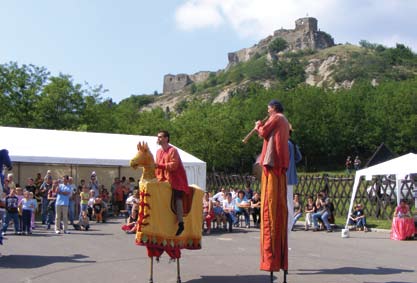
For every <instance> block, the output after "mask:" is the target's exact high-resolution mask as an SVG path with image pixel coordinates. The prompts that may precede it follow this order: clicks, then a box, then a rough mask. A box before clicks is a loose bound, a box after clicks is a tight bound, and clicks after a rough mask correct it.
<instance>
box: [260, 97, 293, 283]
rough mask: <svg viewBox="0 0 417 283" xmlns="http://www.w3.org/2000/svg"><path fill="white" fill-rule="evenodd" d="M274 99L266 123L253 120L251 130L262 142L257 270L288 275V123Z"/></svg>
mask: <svg viewBox="0 0 417 283" xmlns="http://www.w3.org/2000/svg"><path fill="white" fill-rule="evenodd" d="M283 111H284V109H283V107H282V105H281V103H280V102H278V101H277V100H272V101H271V102H270V103H269V104H268V114H269V118H268V120H267V121H266V122H265V123H263V122H262V121H257V122H256V124H255V130H256V131H257V132H258V134H259V136H261V137H262V138H263V139H264V142H263V147H262V153H261V158H260V165H261V166H262V182H261V262H260V269H261V270H265V271H269V272H270V275H271V276H270V280H271V282H273V272H274V271H280V270H283V271H284V282H286V281H287V273H288V232H287V227H288V210H287V179H286V170H287V168H288V165H289V150H288V139H289V123H288V121H287V118H286V117H285V116H284V115H283V114H282V113H283Z"/></svg>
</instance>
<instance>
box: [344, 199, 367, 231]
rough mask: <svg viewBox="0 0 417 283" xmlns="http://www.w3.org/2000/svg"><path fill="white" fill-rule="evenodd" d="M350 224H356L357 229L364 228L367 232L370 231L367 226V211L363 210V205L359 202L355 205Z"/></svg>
mask: <svg viewBox="0 0 417 283" xmlns="http://www.w3.org/2000/svg"><path fill="white" fill-rule="evenodd" d="M348 224H349V225H356V231H360V230H363V231H365V232H367V231H368V228H366V217H365V213H364V212H363V208H362V205H361V204H360V203H358V204H357V205H356V206H355V210H354V211H353V213H352V214H351V215H350V216H349V223H348Z"/></svg>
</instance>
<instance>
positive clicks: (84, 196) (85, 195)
mask: <svg viewBox="0 0 417 283" xmlns="http://www.w3.org/2000/svg"><path fill="white" fill-rule="evenodd" d="M80 199H81V200H80V215H79V217H78V218H79V219H80V220H81V217H82V213H83V212H84V211H85V212H86V215H87V208H88V200H89V199H90V192H89V191H88V187H87V185H83V186H82V191H81V193H80Z"/></svg>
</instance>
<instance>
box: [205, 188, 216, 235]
mask: <svg viewBox="0 0 417 283" xmlns="http://www.w3.org/2000/svg"><path fill="white" fill-rule="evenodd" d="M213 218H214V213H213V204H212V202H211V200H210V194H209V193H208V192H205V193H204V197H203V222H205V223H206V227H207V230H206V233H207V234H210V232H211V220H212V219H213ZM203 226H204V223H203Z"/></svg>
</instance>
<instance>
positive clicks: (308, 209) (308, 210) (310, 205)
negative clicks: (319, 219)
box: [304, 196, 316, 231]
mask: <svg viewBox="0 0 417 283" xmlns="http://www.w3.org/2000/svg"><path fill="white" fill-rule="evenodd" d="M304 212H305V214H306V221H305V227H304V230H305V231H308V229H309V228H310V227H313V217H312V216H313V214H314V213H315V212H316V205H315V204H314V201H313V197H312V196H309V197H308V199H307V204H306V206H305V208H304Z"/></svg>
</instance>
